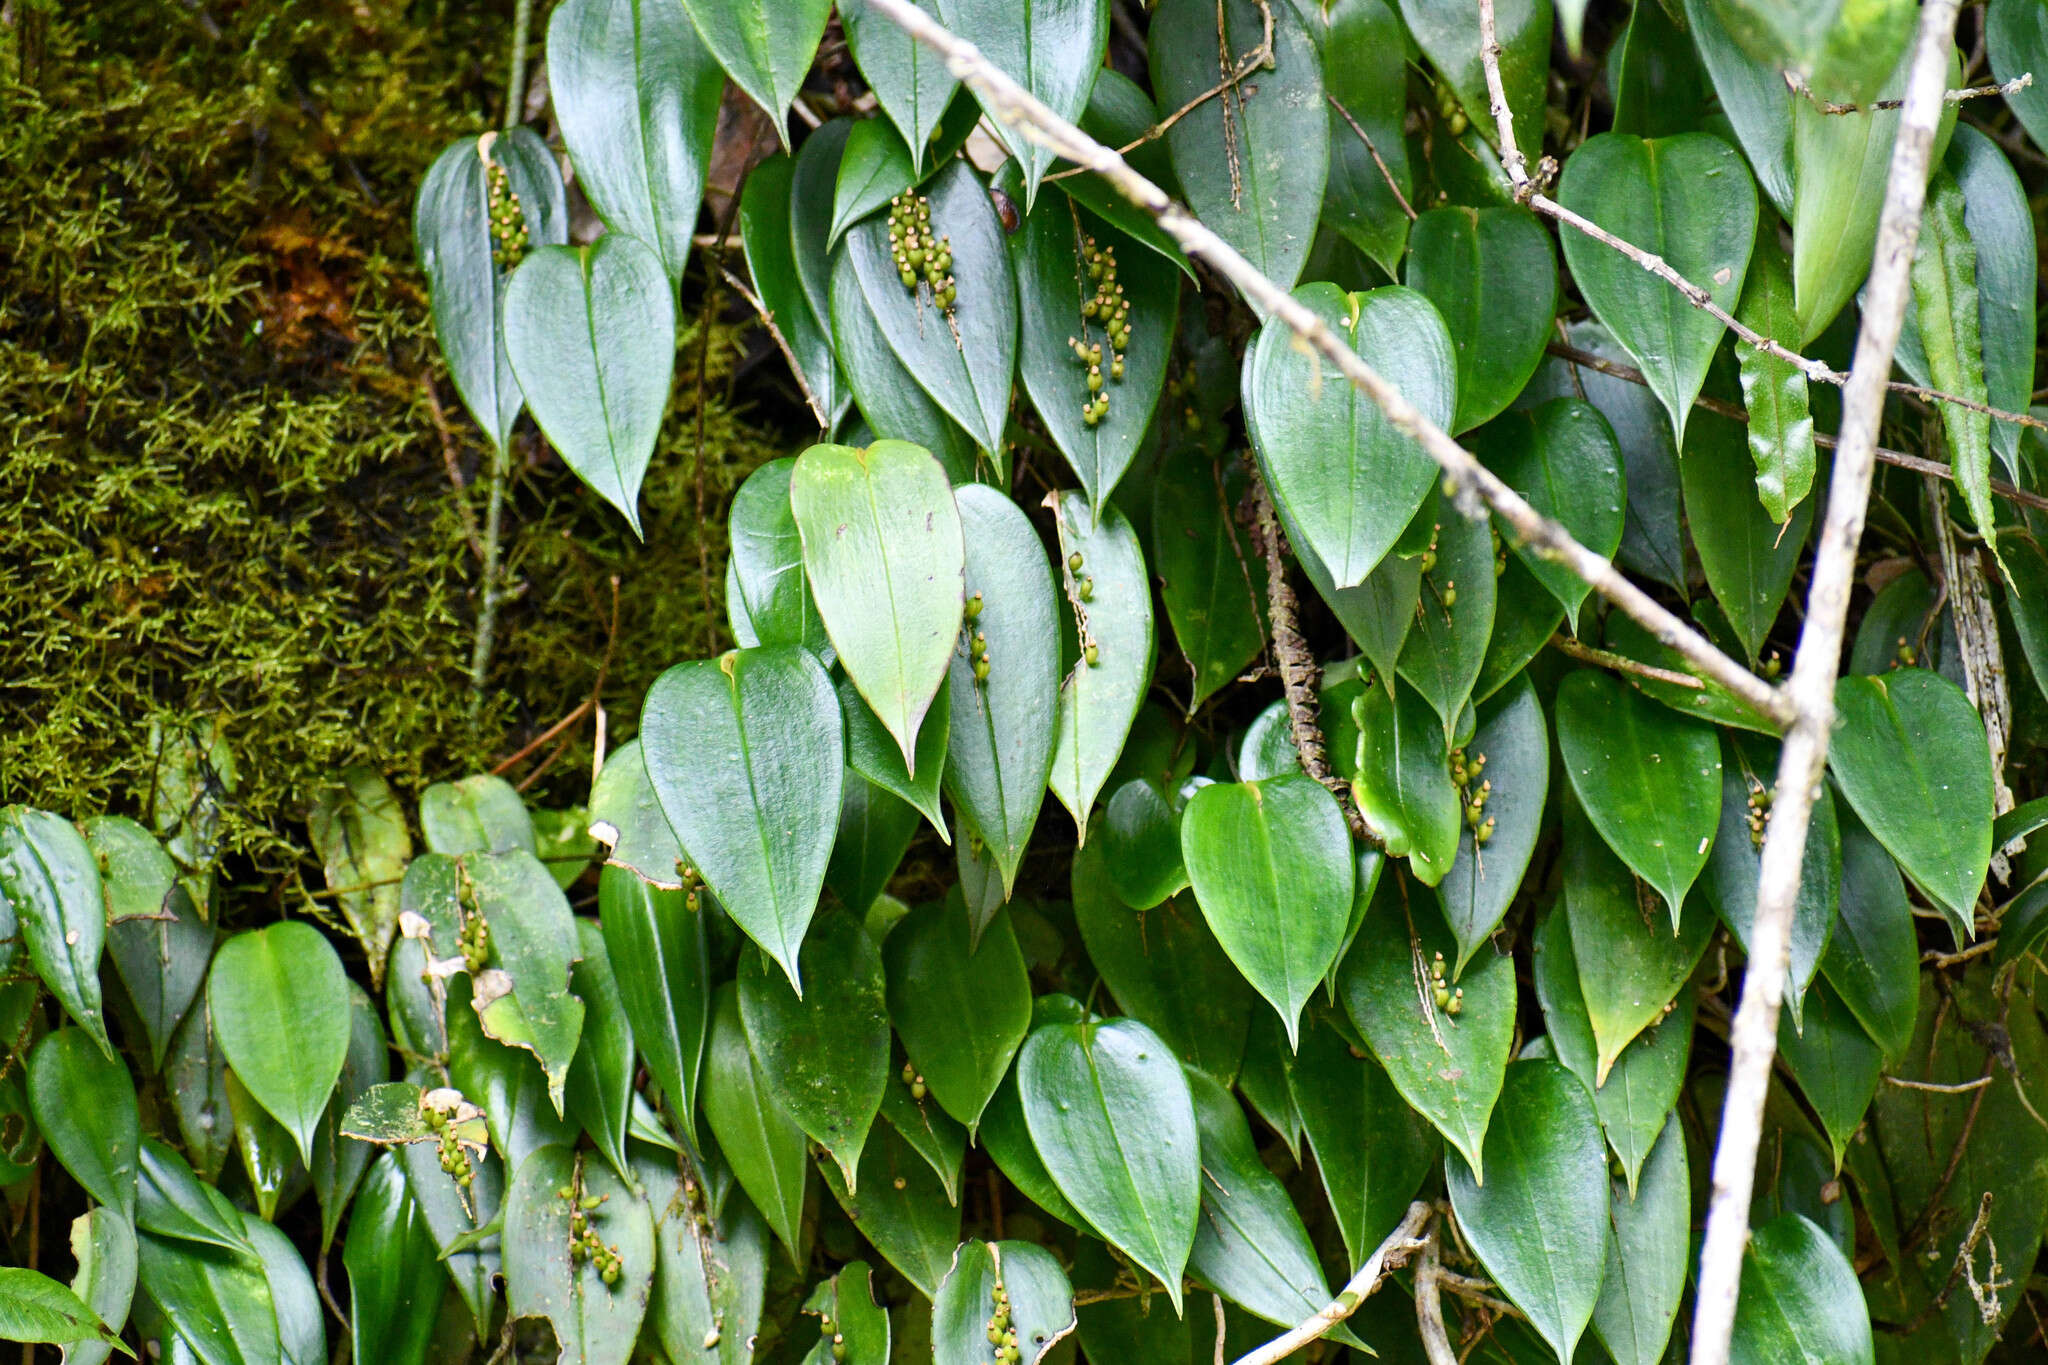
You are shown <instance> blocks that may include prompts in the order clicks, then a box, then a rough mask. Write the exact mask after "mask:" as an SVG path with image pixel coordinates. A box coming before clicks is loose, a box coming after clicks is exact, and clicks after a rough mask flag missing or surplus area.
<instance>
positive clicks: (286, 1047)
mask: <svg viewBox="0 0 2048 1365" xmlns="http://www.w3.org/2000/svg"><path fill="white" fill-rule="evenodd" d="M557 894H560V893H557ZM206 1001H207V1008H208V1010H209V1011H210V1013H211V1014H212V1017H213V1028H214V1032H215V1033H216V1034H217V1035H218V1036H219V1038H220V1046H221V1051H222V1052H223V1053H224V1054H226V1056H227V1061H228V1065H229V1066H232V1067H233V1068H234V1069H235V1075H236V1076H238V1077H240V1078H241V1082H242V1084H243V1085H245V1086H247V1087H248V1089H249V1093H250V1094H251V1095H253V1096H255V1098H256V1102H257V1103H258V1104H260V1105H262V1106H263V1108H264V1109H265V1110H266V1111H267V1112H268V1113H269V1114H270V1115H271V1116H272V1117H274V1118H275V1119H276V1120H277V1121H278V1122H279V1123H282V1124H283V1125H284V1126H285V1129H286V1131H288V1132H289V1133H291V1135H292V1139H293V1141H295V1142H296V1143H298V1146H299V1155H300V1156H301V1157H303V1158H305V1159H306V1160H308V1161H310V1160H312V1155H313V1127H314V1125H315V1124H316V1123H318V1122H319V1120H320V1113H321V1111H322V1110H323V1109H325V1108H326V1107H327V1096H328V1095H329V1094H330V1093H331V1092H332V1091H333V1089H334V1083H335V1082H336V1081H337V1080H338V1079H340V1077H341V1065H342V1062H343V1061H344V1060H346V1058H347V1056H348V1034H349V1000H348V975H347V973H346V972H344V971H343V970H342V966H341V958H340V957H338V956H336V954H335V951H334V947H333V945H332V944H330V943H328V941H327V939H326V936H325V935H323V934H322V933H321V932H320V931H319V930H318V929H315V928H313V926H311V925H310V924H305V923H303V922H301V921H299V920H286V921H284V922H282V923H279V924H273V925H271V926H270V927H269V928H267V929H254V930H250V931H248V932H246V933H241V934H236V935H235V936H234V937H233V938H231V939H229V940H228V941H227V942H225V943H223V944H221V946H220V951H218V952H217V953H215V954H214V956H213V967H212V969H211V970H210V971H209V972H208V973H207V978H206Z"/></svg>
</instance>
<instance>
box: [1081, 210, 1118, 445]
mask: <svg viewBox="0 0 2048 1365" xmlns="http://www.w3.org/2000/svg"><path fill="white" fill-rule="evenodd" d="M1081 260H1082V263H1083V265H1084V266H1085V267H1086V269H1087V271H1088V279H1089V281H1090V282H1091V283H1092V284H1094V286H1095V293H1094V294H1093V295H1092V296H1091V297H1090V298H1089V299H1088V300H1087V301H1086V302H1084V303H1083V304H1082V305H1081V335H1080V336H1078V337H1068V338H1067V345H1069V346H1071V347H1073V348H1074V358H1075V359H1076V360H1078V361H1080V362H1081V363H1082V364H1083V365H1086V366H1087V367H1088V398H1087V401H1085V402H1083V403H1082V404H1081V420H1082V421H1083V422H1086V423H1087V424H1088V425H1089V426H1091V427H1092V426H1094V425H1096V424H1097V423H1099V422H1100V421H1102V419H1103V418H1105V417H1107V416H1108V415H1109V395H1108V394H1106V393H1104V392H1103V391H1102V386H1103V383H1104V381H1105V380H1115V381H1116V382H1117V383H1119V384H1121V383H1122V382H1123V378H1124V352H1125V351H1127V350H1129V349H1130V345H1131V309H1130V305H1129V304H1128V303H1126V302H1125V300H1124V287H1123V286H1122V285H1121V284H1118V283H1117V279H1116V249H1115V248H1114V247H1103V246H1097V245H1096V243H1095V239H1094V238H1093V237H1084V238H1082V239H1081ZM1091 322H1095V323H1100V324H1101V326H1102V330H1103V332H1104V333H1105V334H1106V335H1107V336H1108V339H1109V351H1108V353H1107V355H1106V356H1105V354H1104V352H1103V349H1102V343H1101V342H1099V341H1090V340H1088V324H1089V323H1091ZM1105 360H1106V361H1107V365H1108V369H1107V373H1105V371H1104V362H1105Z"/></svg>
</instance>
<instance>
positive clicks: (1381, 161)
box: [1323, 94, 1415, 223]
mask: <svg viewBox="0 0 2048 1365" xmlns="http://www.w3.org/2000/svg"><path fill="white" fill-rule="evenodd" d="M1323 98H1324V99H1326V100H1328V101H1329V102H1330V107H1331V108H1332V109H1335V110H1336V111H1337V116H1338V117H1339V118H1341V119H1343V120H1344V121H1345V122H1346V123H1348V124H1350V125H1351V131H1352V132H1354V133H1356V134H1358V140H1359V141H1360V142H1363V143H1364V144H1365V154H1366V155H1367V156H1369V157H1371V158H1372V164H1373V165H1375V166H1377V167H1379V168H1380V175H1381V176H1383V177H1384V178H1385V179H1386V182H1387V188H1388V189H1389V190H1392V191H1393V193H1394V202H1395V203H1397V204H1399V205H1400V206H1401V212H1403V213H1405V214H1407V215H1408V221H1409V222H1411V223H1412V222H1414V221H1415V206H1414V205H1413V204H1411V203H1409V202H1408V196H1407V195H1405V194H1403V193H1401V186H1400V184H1399V183H1398V182H1396V181H1395V179H1394V173H1393V171H1391V170H1389V169H1388V168H1387V163H1386V159H1385V158H1384V157H1382V156H1381V155H1380V149H1379V148H1377V147H1375V146H1373V145H1372V137H1371V135H1370V134H1368V133H1367V132H1366V131H1365V129H1363V128H1361V127H1359V126H1358V120H1357V119H1355V118H1353V117H1351V111H1350V110H1349V109H1346V108H1345V107H1344V105H1343V103H1342V101H1340V100H1339V99H1338V98H1337V97H1336V96H1335V95H1327V94H1326V95H1324V96H1323Z"/></svg>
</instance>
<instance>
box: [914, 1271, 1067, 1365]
mask: <svg viewBox="0 0 2048 1365" xmlns="http://www.w3.org/2000/svg"><path fill="white" fill-rule="evenodd" d="M998 1289H1000V1290H1001V1292H1002V1299H1001V1300H1000V1301H998V1300H997V1298H996V1294H997V1291H998ZM998 1304H1000V1306H998ZM998 1313H1000V1314H1001V1317H1000V1318H998V1316H997V1314H998ZM999 1328H1000V1331H998V1329H999ZM1073 1330H1074V1290H1073V1286H1072V1285H1070V1284H1069V1283H1068V1282H1067V1272H1066V1271H1065V1270H1063V1269H1061V1268H1060V1263H1059V1261H1058V1260H1056V1259H1054V1257H1053V1254H1052V1253H1051V1252H1050V1251H1047V1250H1046V1249H1045V1248H1044V1247H1042V1246H1038V1245H1036V1244H1034V1243H1031V1242H962V1243H961V1244H960V1248H959V1251H958V1252H957V1253H956V1254H955V1256H954V1260H953V1268H952V1269H951V1270H950V1271H949V1272H948V1273H947V1275H946V1280H945V1283H944V1284H942V1285H940V1286H939V1295H938V1298H937V1299H935V1300H933V1302H932V1346H933V1350H934V1352H935V1355H934V1359H937V1360H945V1361H957V1362H959V1365H990V1362H993V1361H995V1360H998V1359H1000V1358H1001V1357H1000V1356H999V1355H998V1354H997V1351H998V1347H1000V1346H1005V1345H1010V1344H1014V1345H1015V1346H1016V1348H1017V1353H1018V1354H1017V1356H1016V1359H1017V1360H1018V1361H1019V1362H1021V1363H1022V1365H1038V1362H1039V1361H1041V1360H1043V1359H1045V1357H1046V1355H1047V1354H1048V1353H1049V1352H1050V1351H1051V1350H1052V1349H1053V1347H1054V1346H1056V1345H1058V1344H1059V1342H1061V1341H1062V1340H1064V1339H1065V1338H1066V1337H1067V1336H1068V1335H1069V1334H1070V1333H1072V1332H1073ZM991 1332H997V1334H998V1335H999V1336H1001V1337H1002V1338H1003V1340H1002V1341H1000V1342H997V1343H991V1342H990V1341H989V1335H990V1333H991Z"/></svg>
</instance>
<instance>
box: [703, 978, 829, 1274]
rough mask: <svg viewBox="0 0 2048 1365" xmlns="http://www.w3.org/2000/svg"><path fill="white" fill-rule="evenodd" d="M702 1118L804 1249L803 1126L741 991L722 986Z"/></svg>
mask: <svg viewBox="0 0 2048 1365" xmlns="http://www.w3.org/2000/svg"><path fill="white" fill-rule="evenodd" d="M704 1117H705V1119H706V1121H708V1122H709V1123H710V1125H711V1131H712V1134H713V1135H714V1136H716V1137H717V1139H718V1145H719V1147H720V1149H721V1150H723V1151H724V1152H725V1153H726V1159H727V1160H728V1161H730V1162H731V1163H732V1168H733V1175H734V1177H735V1178H737V1179H738V1181H739V1183H740V1188H741V1189H743V1190H745V1191H746V1192H747V1196H748V1197H749V1198H750V1199H752V1200H753V1202H754V1204H755V1206H756V1207H757V1208H759V1209H760V1210H761V1214H762V1216H763V1217H764V1218H766V1219H767V1221H768V1226H769V1227H771V1228H773V1229H774V1230H775V1235H776V1236H778V1237H780V1238H781V1239H782V1244H783V1245H784V1246H785V1247H787V1248H788V1249H789V1253H790V1255H791V1256H796V1255H798V1254H799V1253H798V1246H799V1241H798V1224H799V1223H800V1222H801V1220H802V1217H803V1207H804V1181H805V1178H806V1176H807V1175H808V1173H809V1169H810V1164H809V1161H808V1153H807V1152H806V1150H805V1140H804V1130H803V1129H802V1128H801V1127H800V1126H799V1125H798V1124H797V1121H796V1120H795V1119H794V1118H792V1117H790V1115H789V1113H788V1111H786V1110H785V1109H783V1108H782V1104H781V1101H779V1100H777V1099H776V1098H775V1095H774V1093H773V1092H772V1091H771V1090H770V1089H769V1087H768V1081H767V1078H766V1077H764V1076H763V1075H762V1074H761V1066H760V1063H759V1062H757V1061H755V1060H754V1058H753V1054H752V1049H750V1048H749V1047H748V1046H747V1034H746V1028H745V1025H743V1024H742V1023H741V1021H740V1006H739V993H738V990H737V988H735V987H733V986H731V985H727V986H722V987H720V988H719V991H718V994H717V996H716V998H715V1000H714V1003H713V1005H712V1010H711V1031H710V1035H709V1038H708V1040H707V1042H706V1045H705V1049H704Z"/></svg>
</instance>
